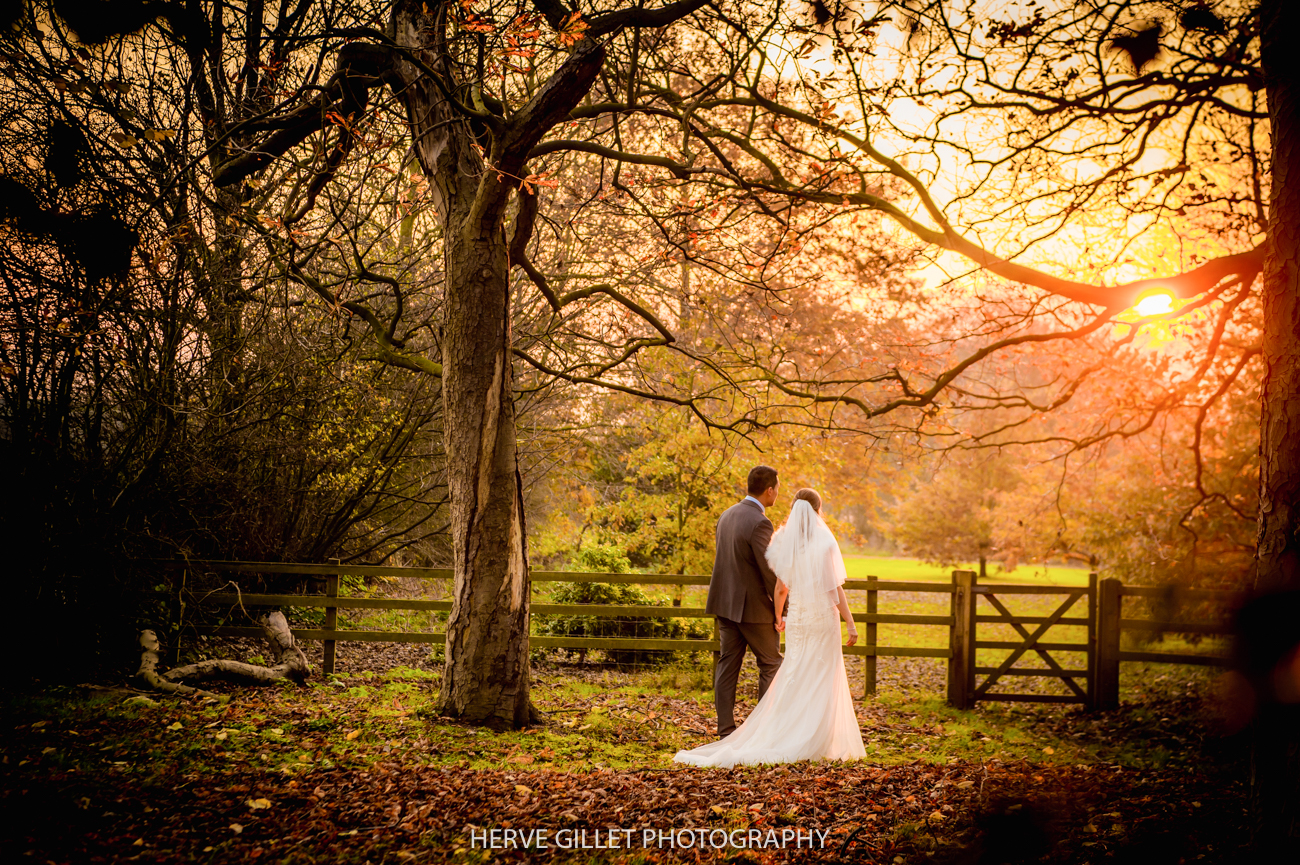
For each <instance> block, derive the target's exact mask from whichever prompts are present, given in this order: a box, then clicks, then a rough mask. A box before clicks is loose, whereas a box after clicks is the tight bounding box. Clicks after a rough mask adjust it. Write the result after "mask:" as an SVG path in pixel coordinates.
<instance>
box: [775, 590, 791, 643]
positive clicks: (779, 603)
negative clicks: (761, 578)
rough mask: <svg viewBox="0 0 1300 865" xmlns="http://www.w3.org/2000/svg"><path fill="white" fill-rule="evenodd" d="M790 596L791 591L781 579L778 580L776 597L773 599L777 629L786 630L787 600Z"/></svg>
mask: <svg viewBox="0 0 1300 865" xmlns="http://www.w3.org/2000/svg"><path fill="white" fill-rule="evenodd" d="M789 595H790V590H789V589H788V588H787V587H786V585H785V583H783V582H781V578H780V577H777V578H776V595H775V596H774V597H773V598H772V605H773V606H775V607H776V629H777V630H778V631H784V630H785V599H786V598H787V597H788V596H789Z"/></svg>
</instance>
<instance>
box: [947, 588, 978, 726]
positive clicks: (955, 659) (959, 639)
mask: <svg viewBox="0 0 1300 865" xmlns="http://www.w3.org/2000/svg"><path fill="white" fill-rule="evenodd" d="M974 587H975V572H974V571H953V572H952V588H953V593H952V603H951V605H950V607H949V609H950V611H951V613H952V629H951V630H950V631H949V632H948V651H949V653H950V657H949V658H948V705H949V706H952V707H953V708H954V709H969V708H970V707H971V706H972V705H973V703H974V701H973V700H972V699H971V697H972V695H973V694H974V690H975V593H974V592H973V591H972V589H974Z"/></svg>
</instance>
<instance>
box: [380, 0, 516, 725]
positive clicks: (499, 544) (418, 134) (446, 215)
mask: <svg viewBox="0 0 1300 865" xmlns="http://www.w3.org/2000/svg"><path fill="white" fill-rule="evenodd" d="M394 31H395V36H396V39H397V41H398V42H399V43H401V44H403V45H405V46H407V47H408V48H411V49H413V50H417V51H419V52H420V55H421V58H422V59H423V61H424V62H425V63H427V64H428V65H429V66H430V67H431V68H434V69H438V70H440V71H441V72H443V73H444V75H445V76H446V78H445V80H453V78H452V76H451V74H450V68H449V65H448V64H447V62H446V55H445V53H444V50H443V49H444V47H445V46H444V45H443V44H442V39H443V34H442V33H441V32H440V30H439V28H438V26H437V24H436V22H435V20H434V17H433V16H430V15H426V14H424V6H423V4H421V3H418V2H413V0H408V2H403V3H399V4H397V7H396V8H395V11H394ZM394 66H395V72H396V75H397V76H398V78H399V79H400V81H401V82H402V90H401V95H402V98H403V100H404V101H405V103H406V110H407V121H408V123H409V124H410V128H411V137H412V141H413V143H414V145H415V152H416V155H417V157H418V158H419V160H420V165H421V167H422V169H423V170H424V173H425V175H426V176H427V177H429V179H430V181H431V183H432V185H433V189H434V192H435V196H436V203H437V206H438V210H439V213H440V216H441V217H442V221H443V225H444V226H445V244H444V250H445V252H444V262H443V265H444V272H445V277H444V278H445V286H446V287H445V297H444V301H443V302H444V310H445V312H444V328H443V338H442V358H441V360H442V368H443V389H442V399H443V418H444V420H443V424H444V427H443V428H444V442H445V446H446V450H447V474H448V487H449V492H450V493H451V503H452V504H451V536H452V552H453V556H454V558H455V564H454V568H455V588H454V598H453V601H452V610H451V617H450V619H449V620H448V622H447V647H446V659H447V660H446V666H445V668H444V671H443V681H442V696H441V711H442V712H443V714H446V715H452V716H455V717H459V718H463V719H465V720H467V721H472V722H476V723H483V724H489V725H492V726H499V727H504V726H509V727H518V726H522V725H523V724H526V723H527V722H528V721H529V719H530V708H531V707H530V703H529V698H528V602H529V584H528V566H527V554H526V552H525V534H524V513H523V494H522V490H521V488H520V481H519V473H518V470H517V467H516V454H515V408H514V394H513V388H512V383H513V379H514V376H513V366H512V360H513V358H512V354H511V335H510V308H509V291H508V286H509V280H508V267H509V264H508V259H507V255H506V244H505V236H504V228H505V211H506V202H507V200H508V197H509V190H510V189H511V188H512V186H513V184H512V183H510V182H509V179H508V178H507V179H506V180H505V181H500V180H498V178H497V175H496V173H495V172H494V171H492V170H490V169H489V168H488V167H487V166H486V165H485V164H484V160H483V158H482V157H481V156H480V155H479V152H478V151H477V150H476V149H475V147H474V144H475V143H476V136H481V134H482V130H481V129H476V128H474V127H472V126H471V125H470V123H469V122H467V121H466V120H465V119H464V118H461V117H457V116H456V115H455V113H454V109H453V108H452V107H451V106H449V105H448V103H447V101H446V100H445V99H444V98H443V95H442V93H441V91H439V90H438V88H437V86H436V85H435V84H434V83H433V82H432V81H430V80H429V78H428V76H426V75H424V74H423V72H422V71H421V70H419V69H418V68H416V67H415V66H414V65H413V64H411V63H410V62H408V61H407V60H405V59H403V58H400V57H399V58H397V59H396V60H395V62H394ZM482 139H483V143H484V144H486V143H487V142H486V136H482Z"/></svg>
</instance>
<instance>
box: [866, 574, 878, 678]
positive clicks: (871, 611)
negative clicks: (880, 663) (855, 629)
mask: <svg viewBox="0 0 1300 865" xmlns="http://www.w3.org/2000/svg"><path fill="white" fill-rule="evenodd" d="M879 594H880V593H879V592H878V591H876V578H875V577H872V576H868V577H867V615H869V616H874V615H875V614H876V605H877V600H876V596H877V595H879ZM865 624H866V627H865V628H864V629H863V638H862V639H863V644H864V645H865V646H870V647H871V654H870V655H863V656H862V683H863V685H862V697H863V699H866V698H867V697H871V696H875V693H876V623H875V622H874V621H869V622H866V623H865Z"/></svg>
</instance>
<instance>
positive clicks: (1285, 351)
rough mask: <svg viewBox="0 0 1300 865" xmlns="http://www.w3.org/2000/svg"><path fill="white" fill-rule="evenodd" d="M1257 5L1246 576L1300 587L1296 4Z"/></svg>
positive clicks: (1291, 793)
mask: <svg viewBox="0 0 1300 865" xmlns="http://www.w3.org/2000/svg"><path fill="white" fill-rule="evenodd" d="M1260 14H1261V16H1262V22H1261V23H1262V27H1263V30H1262V41H1263V45H1262V61H1263V69H1264V78H1265V85H1266V87H1267V93H1268V112H1269V120H1270V124H1271V127H1272V138H1273V143H1272V145H1273V149H1272V167H1271V175H1272V176H1271V184H1272V185H1271V192H1270V201H1269V215H1268V219H1269V226H1268V237H1269V247H1268V254H1267V257H1266V258H1265V264H1264V278H1263V301H1264V336H1263V360H1264V380H1263V388H1262V392H1261V401H1262V413H1261V417H1260V469H1259V474H1260V477H1259V493H1260V495H1259V528H1258V536H1257V543H1258V549H1257V552H1256V568H1257V570H1256V577H1255V584H1256V588H1257V589H1258V590H1260V591H1274V590H1284V589H1300V134H1298V133H1300V129H1297V121H1298V119H1300V118H1298V117H1297V112H1298V111H1300V106H1298V105H1297V88H1296V81H1295V78H1294V77H1293V75H1292V73H1291V71H1290V69H1291V64H1290V60H1291V58H1290V56H1289V54H1290V53H1291V52H1292V51H1293V49H1292V48H1291V46H1290V42H1291V40H1292V38H1293V36H1294V34H1295V33H1296V32H1297V28H1298V27H1300V12H1298V9H1297V5H1296V4H1295V3H1294V2H1293V0H1264V2H1263V3H1262V4H1261V6H1260ZM1244 636H1245V637H1246V638H1247V639H1250V635H1244ZM1260 697H1261V699H1260V702H1259V705H1260V711H1259V716H1258V717H1257V719H1256V729H1255V737H1254V748H1253V754H1252V760H1251V763H1252V767H1251V804H1252V814H1253V817H1254V827H1255V834H1256V838H1255V840H1256V846H1257V847H1258V848H1259V852H1260V853H1261V854H1263V855H1267V856H1270V857H1272V858H1271V861H1284V858H1287V857H1291V856H1294V855H1295V851H1296V850H1297V849H1300V729H1298V728H1297V725H1296V723H1295V712H1296V707H1293V706H1286V705H1282V704H1281V703H1279V702H1278V701H1277V700H1276V699H1273V698H1272V697H1273V695H1260ZM1261 861H1265V860H1263V859H1261Z"/></svg>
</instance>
